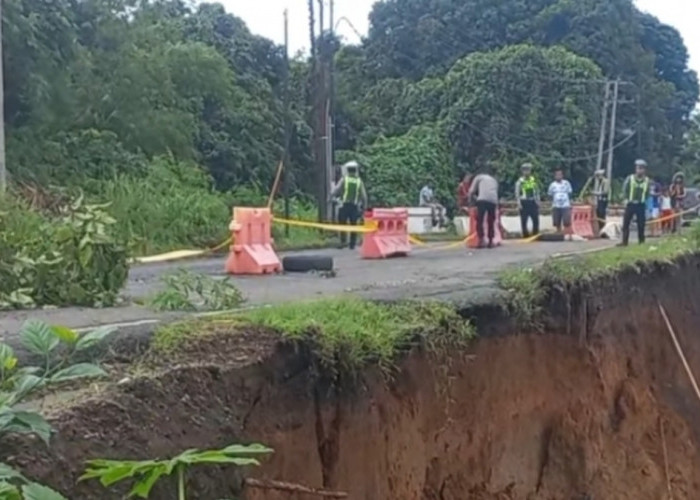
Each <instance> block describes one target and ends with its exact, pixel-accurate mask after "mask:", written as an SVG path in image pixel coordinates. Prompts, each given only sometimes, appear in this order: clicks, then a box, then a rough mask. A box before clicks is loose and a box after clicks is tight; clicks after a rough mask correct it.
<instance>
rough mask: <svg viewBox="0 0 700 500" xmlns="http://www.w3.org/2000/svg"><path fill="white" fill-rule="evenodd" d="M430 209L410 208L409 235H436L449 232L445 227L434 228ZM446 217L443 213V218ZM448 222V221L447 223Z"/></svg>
mask: <svg viewBox="0 0 700 500" xmlns="http://www.w3.org/2000/svg"><path fill="white" fill-rule="evenodd" d="M431 213H432V212H431V210H430V207H408V232H409V234H418V235H420V234H435V233H444V232H446V231H447V229H446V228H444V227H438V226H435V227H433V219H432V216H431ZM444 216H445V214H444V212H443V217H444ZM446 222H447V221H446Z"/></svg>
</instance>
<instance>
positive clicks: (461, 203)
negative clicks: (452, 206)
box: [457, 173, 474, 213]
mask: <svg viewBox="0 0 700 500" xmlns="http://www.w3.org/2000/svg"><path fill="white" fill-rule="evenodd" d="M473 177H474V176H473V175H472V174H470V173H466V174H464V177H463V178H462V182H460V183H459V187H458V188H457V208H458V209H459V210H460V212H465V213H469V205H470V204H471V203H470V202H471V200H470V199H469V188H471V186H472V178H473Z"/></svg>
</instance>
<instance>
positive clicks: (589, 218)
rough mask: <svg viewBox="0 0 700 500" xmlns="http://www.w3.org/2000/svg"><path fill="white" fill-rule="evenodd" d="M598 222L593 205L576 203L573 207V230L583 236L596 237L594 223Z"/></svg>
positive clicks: (577, 234) (587, 237)
mask: <svg viewBox="0 0 700 500" xmlns="http://www.w3.org/2000/svg"><path fill="white" fill-rule="evenodd" d="M594 224H597V221H596V218H595V216H594V211H593V207H592V206H591V205H574V206H573V207H571V231H572V233H573V234H575V235H576V236H580V237H581V238H586V239H593V238H595V230H594V228H593V225H594Z"/></svg>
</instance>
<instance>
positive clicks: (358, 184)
mask: <svg viewBox="0 0 700 500" xmlns="http://www.w3.org/2000/svg"><path fill="white" fill-rule="evenodd" d="M343 184H344V189H343V203H354V204H355V205H357V204H358V203H359V201H360V192H361V191H362V179H360V178H359V177H350V176H347V177H345V179H344V180H343Z"/></svg>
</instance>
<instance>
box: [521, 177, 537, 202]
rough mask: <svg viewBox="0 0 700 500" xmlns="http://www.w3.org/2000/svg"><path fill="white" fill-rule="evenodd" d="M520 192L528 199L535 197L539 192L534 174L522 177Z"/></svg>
mask: <svg viewBox="0 0 700 500" xmlns="http://www.w3.org/2000/svg"><path fill="white" fill-rule="evenodd" d="M520 179H521V182H520V193H521V195H522V196H524V197H525V198H527V199H533V198H534V197H535V193H536V192H537V181H536V180H535V178H534V177H533V176H530V177H528V178H524V177H521V178H520Z"/></svg>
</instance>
